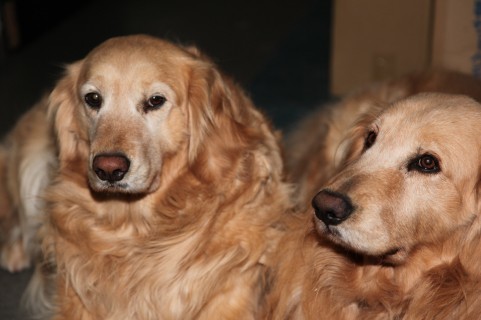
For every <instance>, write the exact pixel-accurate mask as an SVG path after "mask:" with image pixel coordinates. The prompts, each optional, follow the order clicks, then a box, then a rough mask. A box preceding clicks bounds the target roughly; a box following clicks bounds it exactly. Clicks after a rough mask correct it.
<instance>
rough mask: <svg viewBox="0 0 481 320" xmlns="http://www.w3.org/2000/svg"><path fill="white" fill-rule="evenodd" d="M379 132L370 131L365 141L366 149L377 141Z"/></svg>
mask: <svg viewBox="0 0 481 320" xmlns="http://www.w3.org/2000/svg"><path fill="white" fill-rule="evenodd" d="M376 138H377V133H376V132H375V131H369V133H368V134H367V137H366V140H365V141H364V149H369V148H370V147H371V146H372V145H373V144H374V142H376Z"/></svg>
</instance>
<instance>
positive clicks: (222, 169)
mask: <svg viewBox="0 0 481 320" xmlns="http://www.w3.org/2000/svg"><path fill="white" fill-rule="evenodd" d="M187 104H188V117H189V131H190V138H189V149H188V153H189V155H188V159H189V164H190V165H191V168H192V169H194V172H195V173H196V174H197V175H198V176H199V177H202V178H203V179H207V180H212V179H214V178H215V179H217V178H216V176H217V175H223V176H224V177H226V175H227V172H233V170H235V169H233V168H235V167H236V165H237V164H238V162H239V161H241V160H240V158H241V154H245V153H246V149H247V148H248V147H249V146H252V145H253V144H254V143H259V140H260V138H261V136H264V135H265V134H266V131H267V130H266V128H265V121H264V120H263V119H264V118H263V117H262V115H261V114H260V112H259V111H257V110H256V109H255V108H254V106H253V104H252V102H251V101H250V99H249V98H248V97H247V96H246V95H245V94H244V92H243V90H242V89H241V88H240V87H239V86H238V85H236V84H235V83H234V82H233V81H232V80H231V79H229V78H227V77H226V76H224V75H222V74H221V73H220V72H219V71H218V70H217V69H216V68H215V66H214V65H213V64H211V63H210V62H209V61H202V60H201V61H198V60H197V61H196V63H195V65H193V66H192V68H191V74H190V81H189V88H188V99H187ZM256 126H257V128H256ZM273 139H274V138H273ZM252 149H253V147H252Z"/></svg>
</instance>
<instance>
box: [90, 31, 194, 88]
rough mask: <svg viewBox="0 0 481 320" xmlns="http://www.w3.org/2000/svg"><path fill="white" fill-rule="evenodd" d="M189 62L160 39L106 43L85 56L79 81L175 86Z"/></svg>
mask: <svg viewBox="0 0 481 320" xmlns="http://www.w3.org/2000/svg"><path fill="white" fill-rule="evenodd" d="M188 60H189V54H188V53H186V52H185V51H184V50H182V49H181V48H179V47H177V46H175V45H173V44H170V43H169V42H166V41H163V40H161V39H156V38H151V37H147V36H132V37H119V38H113V39H109V40H107V41H105V42H104V43H102V44H101V45H99V46H98V47H96V48H95V49H94V50H92V51H91V52H90V53H89V54H88V55H87V56H86V58H85V60H84V63H83V67H82V72H81V77H82V78H83V79H84V81H88V80H92V79H101V80H103V81H108V80H117V79H118V80H119V81H123V82H126V79H129V80H130V82H131V83H135V82H141V81H144V82H148V81H163V82H169V81H175V82H178V81H179V80H181V79H182V78H183V77H184V75H185V69H186V66H187V63H186V62H187V61H188Z"/></svg>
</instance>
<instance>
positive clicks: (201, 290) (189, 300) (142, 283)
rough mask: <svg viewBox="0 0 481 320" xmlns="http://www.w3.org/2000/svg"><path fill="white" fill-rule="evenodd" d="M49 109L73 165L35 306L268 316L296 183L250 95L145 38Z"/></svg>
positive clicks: (101, 51) (81, 77) (72, 83)
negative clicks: (277, 253)
mask: <svg viewBox="0 0 481 320" xmlns="http://www.w3.org/2000/svg"><path fill="white" fill-rule="evenodd" d="M91 93H93V94H94V95H93V96H92V95H90V94H91ZM98 95H100V96H101V103H100V104H99V105H97V104H96V103H97V102H98V101H99V100H98V97H99V96H98ZM87 96H88V97H87ZM154 96H157V97H156V98H155V99H154V98H152V97H154ZM158 96H161V98H164V100H165V101H163V102H161V103H160V104H161V106H157V107H156V106H154V107H153V106H152V103H154V104H155V103H156V101H157V102H158V101H159V97H158ZM160 100H162V99H160ZM152 101H153V102H152ZM48 105H49V115H50V117H51V119H52V122H53V126H54V128H55V135H56V140H57V144H58V145H57V148H58V159H59V168H58V170H57V171H56V172H55V175H54V178H53V183H52V184H51V186H50V187H49V188H48V189H47V192H46V203H47V212H48V221H47V222H46V225H45V228H43V229H42V237H43V238H44V241H43V250H44V254H45V256H46V259H47V260H48V261H47V262H46V263H45V264H43V265H40V266H39V268H38V269H37V275H36V276H35V277H34V279H33V281H32V284H31V286H30V292H29V294H30V297H29V299H30V301H29V303H30V304H32V305H33V308H37V309H38V308H40V307H42V306H39V302H38V301H42V300H45V299H46V301H44V302H43V304H44V305H45V306H47V307H49V308H50V310H49V312H50V313H51V314H52V319H57V320H58V319H69V320H72V319H83V320H85V319H194V318H195V319H255V318H257V317H258V316H259V315H258V312H259V311H260V308H261V305H262V302H263V297H264V293H265V292H266V290H267V285H268V276H269V272H270V269H271V254H272V251H273V250H274V249H275V247H276V246H277V241H278V238H279V236H280V234H281V233H282V232H281V230H279V229H278V227H277V225H278V220H279V218H280V217H281V215H282V213H283V212H285V211H286V209H287V208H288V207H290V187H289V186H288V185H287V184H286V183H284V182H283V180H282V179H283V167H282V161H281V156H280V150H279V145H278V137H277V135H275V134H274V133H273V131H272V129H271V126H270V124H269V123H268V121H266V119H265V118H264V116H263V115H262V114H261V113H260V112H259V111H258V110H256V109H255V107H254V106H253V104H252V102H251V101H250V100H249V98H248V97H247V96H246V95H245V94H244V93H243V91H242V90H241V89H240V88H239V87H238V86H237V85H236V84H235V83H234V82H233V81H231V80H230V79H229V78H227V77H225V76H224V75H223V74H222V73H220V72H219V71H218V69H217V68H216V67H215V65H214V64H213V63H212V62H211V61H210V60H208V59H206V58H205V57H203V56H202V55H201V54H200V53H199V52H198V51H197V50H196V49H194V48H183V47H179V46H176V45H173V44H171V43H169V42H166V41H163V40H160V39H156V38H152V37H149V36H142V35H139V36H128V37H119V38H113V39H110V40H108V41H106V42H105V43H103V44H101V45H100V46H99V47H97V48H95V49H94V50H93V51H92V52H90V53H89V54H88V55H87V57H86V58H85V59H83V60H81V61H79V62H76V63H74V64H71V65H70V66H68V68H67V70H66V75H65V76H64V77H63V78H62V79H61V80H60V81H59V83H58V84H57V86H56V87H55V89H54V90H53V92H52V93H51V95H50V97H49V102H48ZM99 155H100V156H102V155H104V156H105V155H106V156H107V158H108V159H109V161H110V162H109V161H106V162H104V163H102V165H105V166H110V165H112V164H113V165H114V167H115V168H116V165H117V163H118V161H119V160H118V159H119V155H121V156H120V158H122V157H124V156H125V157H127V158H128V160H129V162H130V163H129V166H128V171H127V172H126V173H125V172H124V173H125V175H124V176H123V178H122V179H121V180H120V181H117V180H115V181H114V179H107V180H105V179H102V178H101V176H100V175H99V174H98V173H97V172H96V170H97V169H98V168H97V167H96V166H97V165H96V160H95V159H96V158H98V156H99ZM121 163H123V164H124V166H122V165H120V168H122V167H125V164H126V162H125V161H123V162H122V161H121ZM123 169H125V168H123ZM119 170H120V169H119ZM123 171H125V170H123ZM114 173H115V172H114ZM48 273H53V274H50V275H49V274H48ZM39 275H42V276H43V277H52V278H53V280H52V281H54V285H53V288H52V287H50V288H49V287H48V285H47V288H45V287H44V288H42V287H41V285H44V283H43V282H42V281H48V280H46V278H41V277H39ZM52 289H53V293H46V292H48V291H49V290H52ZM42 290H46V291H44V292H42Z"/></svg>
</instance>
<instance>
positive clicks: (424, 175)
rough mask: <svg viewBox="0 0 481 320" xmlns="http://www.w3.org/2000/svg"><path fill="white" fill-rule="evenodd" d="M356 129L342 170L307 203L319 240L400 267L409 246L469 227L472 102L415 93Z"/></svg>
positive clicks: (476, 119)
mask: <svg viewBox="0 0 481 320" xmlns="http://www.w3.org/2000/svg"><path fill="white" fill-rule="evenodd" d="M361 123H362V124H363V126H362V128H361V127H360V128H357V129H356V130H354V131H353V132H355V135H354V136H353V137H352V144H351V145H352V149H351V150H350V151H349V152H347V153H346V154H347V157H348V158H349V161H348V162H347V163H346V166H345V168H344V169H343V170H342V171H340V172H339V173H338V174H337V175H336V176H334V177H333V178H332V179H331V181H330V182H329V183H328V184H327V186H326V187H325V188H324V189H323V190H321V191H320V192H319V193H318V194H317V195H316V196H315V197H314V198H313V200H312V204H313V207H314V209H315V215H316V219H315V223H316V228H317V230H318V232H319V233H320V234H322V235H324V236H326V237H327V238H329V239H330V240H332V241H333V242H335V243H337V244H339V245H341V246H343V247H345V248H348V249H350V250H353V251H355V252H358V253H361V254H363V255H368V256H375V257H381V258H382V259H383V260H384V261H385V262H388V263H402V262H403V261H405V260H406V258H407V257H408V256H409V253H410V252H411V251H412V250H413V249H415V248H416V247H422V246H424V245H430V244H435V243H442V241H443V239H446V238H447V237H449V235H450V234H452V233H453V232H455V231H456V230H460V229H461V228H467V226H469V225H470V224H471V222H472V221H473V219H475V218H476V217H477V215H478V210H479V208H478V201H477V199H478V187H479V186H478V184H479V168H480V165H481V161H480V159H481V139H480V137H481V106H480V105H479V104H478V103H476V102H475V101H474V100H471V99H469V98H467V97H464V96H454V95H453V96H451V95H442V94H420V95H417V96H414V97H411V98H408V99H405V100H402V101H399V102H397V103H395V104H394V105H392V106H390V107H389V108H387V109H386V110H385V111H384V112H382V113H381V114H380V115H379V116H378V117H376V118H375V119H374V120H373V121H372V122H371V123H370V124H366V122H361ZM356 135H357V136H356ZM359 145H361V146H362V147H359Z"/></svg>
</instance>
